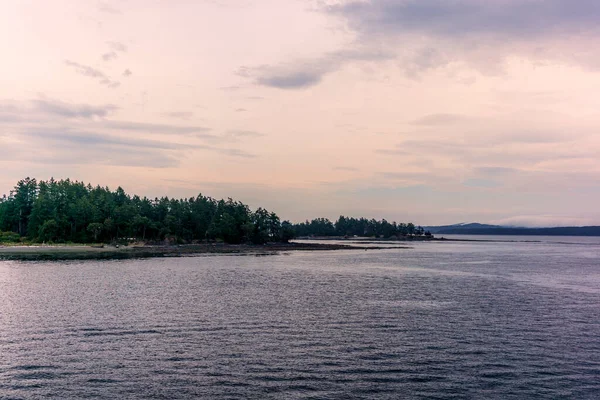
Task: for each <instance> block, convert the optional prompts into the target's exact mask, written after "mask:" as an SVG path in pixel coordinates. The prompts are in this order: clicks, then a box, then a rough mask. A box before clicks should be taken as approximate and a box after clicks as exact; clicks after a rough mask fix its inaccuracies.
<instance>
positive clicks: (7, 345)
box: [0, 238, 600, 399]
mask: <svg viewBox="0 0 600 400" xmlns="http://www.w3.org/2000/svg"><path fill="white" fill-rule="evenodd" d="M554 239H556V238H554ZM562 239H564V240H562ZM562 239H561V240H553V241H548V240H545V239H542V240H540V241H536V242H512V243H511V242H508V243H504V242H503V243H491V242H486V243H471V242H465V243H458V242H448V243H415V244H414V245H412V246H413V248H411V249H393V250H381V251H377V250H369V251H335V252H305V253H300V252H299V253H290V254H281V255H273V256H263V257H257V256H204V257H189V258H167V259H150V260H126V261H114V262H104V261H103V262H92V261H85V262H67V263H58V262H53V263H46V262H44V263H41V262H40V263H19V262H0V398H3V399H4V398H7V399H8V398H23V399H29V398H44V397H46V398H81V397H90V398H94V397H95V398H105V399H124V398H164V399H172V398H210V399H225V398H231V399H234V398H255V399H267V398H273V399H296V398H306V399H308V398H313V399H346V398H364V399H373V398H382V399H385V398H389V399H398V398H440V399H443V398H475V399H484V398H486V399H490V398H497V399H510V398H515V399H516V398H519V399H521V398H573V399H597V398H600V244H599V243H598V241H596V242H594V241H593V240H592V241H590V240H587V241H586V240H582V241H578V240H577V239H576V238H575V239H574V238H562Z"/></svg>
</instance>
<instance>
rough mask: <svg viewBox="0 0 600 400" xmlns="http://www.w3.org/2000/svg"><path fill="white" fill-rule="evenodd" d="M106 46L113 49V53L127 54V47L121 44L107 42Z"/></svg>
mask: <svg viewBox="0 0 600 400" xmlns="http://www.w3.org/2000/svg"><path fill="white" fill-rule="evenodd" d="M106 44H107V45H108V47H110V48H111V50H112V51H117V52H122V53H126V52H127V46H125V45H124V44H123V43H121V42H106Z"/></svg>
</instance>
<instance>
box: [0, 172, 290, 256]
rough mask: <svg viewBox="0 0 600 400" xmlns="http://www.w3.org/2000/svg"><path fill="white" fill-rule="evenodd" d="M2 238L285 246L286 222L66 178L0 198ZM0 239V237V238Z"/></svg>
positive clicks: (203, 200)
mask: <svg viewBox="0 0 600 400" xmlns="http://www.w3.org/2000/svg"><path fill="white" fill-rule="evenodd" d="M0 231H5V233H3V234H2V235H3V237H5V238H7V237H11V238H12V239H15V236H14V234H13V235H12V236H10V235H9V234H8V232H14V233H16V234H17V235H18V236H17V237H27V238H29V239H30V240H32V241H34V242H74V243H90V242H113V241H117V240H119V239H125V240H131V239H138V240H143V241H163V240H165V239H166V240H169V241H173V242H179V243H190V242H194V241H203V240H220V241H223V242H226V243H245V242H252V243H256V244H262V243H266V242H275V241H283V242H287V241H288V240H289V239H291V238H292V237H293V228H292V224H291V223H290V222H288V221H283V222H281V221H280V219H279V217H278V216H277V214H275V213H273V212H269V211H267V210H265V209H264V208H258V209H257V210H255V211H252V210H250V208H249V207H248V206H247V205H245V204H243V203H241V202H239V201H234V200H232V199H227V200H215V199H213V198H211V197H206V196H203V195H202V194H199V195H198V196H196V197H190V198H188V199H170V198H168V197H161V198H155V199H153V200H151V199H148V198H146V197H139V196H136V195H134V196H130V195H128V194H127V193H125V191H124V190H123V189H122V188H121V187H119V188H117V190H115V191H111V190H110V189H109V188H107V187H100V186H96V187H92V186H91V185H89V184H88V185H85V184H84V183H82V182H77V181H71V180H69V179H66V180H58V181H57V180H54V179H50V180H49V181H39V182H38V181H36V179H30V178H27V179H23V180H21V181H19V182H18V183H17V185H16V186H15V187H14V189H13V190H12V191H11V192H10V194H9V195H8V196H6V195H4V196H3V197H2V198H0ZM0 239H1V237H0Z"/></svg>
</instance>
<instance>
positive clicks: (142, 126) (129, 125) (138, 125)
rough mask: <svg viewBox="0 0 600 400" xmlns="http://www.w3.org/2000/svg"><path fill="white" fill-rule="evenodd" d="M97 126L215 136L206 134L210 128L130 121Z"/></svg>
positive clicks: (110, 122) (104, 123)
mask: <svg viewBox="0 0 600 400" xmlns="http://www.w3.org/2000/svg"><path fill="white" fill-rule="evenodd" d="M99 124H100V125H102V126H104V127H106V128H109V129H114V130H121V131H134V132H144V133H161V134H187V135H190V134H194V135H195V136H196V137H206V138H207V139H214V138H216V136H215V135H210V134H206V132H208V131H210V128H207V127H203V126H180V125H167V124H152V123H146V122H132V121H102V122H99Z"/></svg>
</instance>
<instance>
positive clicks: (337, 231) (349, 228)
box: [293, 215, 425, 238]
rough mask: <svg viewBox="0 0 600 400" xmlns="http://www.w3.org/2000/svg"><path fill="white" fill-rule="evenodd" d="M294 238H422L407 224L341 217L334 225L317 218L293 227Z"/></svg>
mask: <svg viewBox="0 0 600 400" xmlns="http://www.w3.org/2000/svg"><path fill="white" fill-rule="evenodd" d="M293 230H294V232H295V234H296V236H366V237H383V238H390V237H401V236H423V235H425V231H424V229H423V228H421V227H420V226H419V227H416V226H415V225H414V224H413V223H412V222H409V223H408V224H405V223H400V224H397V223H396V222H392V223H390V222H388V221H386V220H385V219H382V220H381V221H377V220H375V219H366V218H360V219H357V218H349V217H344V216H343V215H342V216H340V217H339V218H338V220H337V221H336V222H335V224H334V223H332V222H331V221H329V220H328V219H326V218H317V219H313V220H312V221H310V222H309V221H306V222H302V223H300V224H296V225H294V226H293Z"/></svg>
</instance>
